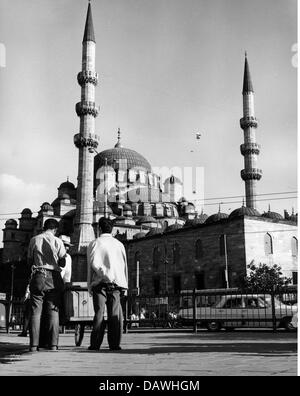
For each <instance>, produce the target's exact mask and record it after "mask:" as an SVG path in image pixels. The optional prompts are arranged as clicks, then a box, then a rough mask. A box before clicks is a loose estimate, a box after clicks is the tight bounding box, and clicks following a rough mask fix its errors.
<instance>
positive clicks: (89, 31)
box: [83, 1, 96, 43]
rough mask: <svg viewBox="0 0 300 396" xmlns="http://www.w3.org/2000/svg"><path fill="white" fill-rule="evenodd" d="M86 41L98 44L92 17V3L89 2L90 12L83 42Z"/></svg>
mask: <svg viewBox="0 0 300 396" xmlns="http://www.w3.org/2000/svg"><path fill="white" fill-rule="evenodd" d="M84 41H93V42H94V43H96V40H95V33H94V24H93V16H92V7H91V2H90V1H89V5H88V10H87V14H86V22H85V28H84V35H83V42H84Z"/></svg>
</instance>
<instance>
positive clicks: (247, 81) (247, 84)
mask: <svg viewBox="0 0 300 396" xmlns="http://www.w3.org/2000/svg"><path fill="white" fill-rule="evenodd" d="M246 92H254V90H253V85H252V80H251V75H250V70H249V64H248V58H247V51H245V66H244V84H243V94H244V93H246Z"/></svg>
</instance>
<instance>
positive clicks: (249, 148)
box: [240, 143, 260, 155]
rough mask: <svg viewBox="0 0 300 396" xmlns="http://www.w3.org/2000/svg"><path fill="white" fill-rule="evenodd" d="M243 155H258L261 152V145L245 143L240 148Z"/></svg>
mask: <svg viewBox="0 0 300 396" xmlns="http://www.w3.org/2000/svg"><path fill="white" fill-rule="evenodd" d="M240 149H241V154H242V155H251V154H256V155H258V154H259V152H260V145H259V144H257V143H245V144H241V146H240Z"/></svg>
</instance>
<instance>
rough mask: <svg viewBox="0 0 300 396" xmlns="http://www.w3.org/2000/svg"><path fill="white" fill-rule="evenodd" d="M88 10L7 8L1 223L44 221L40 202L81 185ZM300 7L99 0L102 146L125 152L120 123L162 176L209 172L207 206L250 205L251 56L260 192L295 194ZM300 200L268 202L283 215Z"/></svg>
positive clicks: (0, 102) (0, 33)
mask: <svg viewBox="0 0 300 396" xmlns="http://www.w3.org/2000/svg"><path fill="white" fill-rule="evenodd" d="M87 3H88V2H87V1H85V0H26V1H25V0H14V1H11V0H0V43H1V45H0V49H1V51H0V54H2V55H1V56H2V60H1V59H0V87H1V90H0V131H1V145H0V194H1V195H0V213H1V214H3V213H5V214H6V213H9V212H19V211H21V210H22V209H23V208H24V207H27V206H28V207H30V208H31V209H32V210H33V211H36V210H38V209H39V207H40V205H41V203H42V202H44V201H50V202H52V201H53V200H54V198H55V197H56V194H57V187H58V186H59V184H60V183H61V182H63V181H65V180H66V178H67V176H69V177H70V180H71V181H72V182H74V183H75V184H76V177H77V156H78V151H77V149H76V148H75V146H74V145H73V135H74V134H75V133H78V131H79V119H78V117H77V116H76V114H75V110H74V109H75V103H76V102H78V101H79V100H80V87H79V85H78V84H77V81H76V76H77V73H78V72H79V71H80V69H81V42H82V37H83V31H84V24H85V17H86V10H87ZM296 4H297V3H296V0H251V1H249V0H209V1H208V0H151V1H150V0H94V1H92V10H93V19H94V27H95V35H96V42H97V50H96V51H97V56H96V70H97V71H98V73H99V75H100V82H99V85H98V87H97V90H96V96H97V102H98V103H99V104H100V115H99V116H98V118H97V120H96V130H97V133H98V134H99V135H100V146H99V150H100V151H101V150H104V149H107V148H110V147H112V146H113V145H114V144H115V142H116V137H117V129H118V127H120V128H121V131H122V142H123V145H124V146H125V147H128V148H131V149H134V150H136V151H138V152H139V153H141V154H142V155H144V156H145V157H146V158H147V159H148V161H149V162H150V163H151V165H152V166H159V167H161V166H168V167H173V166H179V167H181V168H183V167H185V166H193V167H196V166H199V167H203V168H204V175H205V179H204V195H205V198H212V197H227V196H236V195H239V196H240V195H243V194H244V183H243V182H242V180H241V178H240V170H241V169H242V168H243V157H242V156H241V154H240V149H239V146H240V144H241V143H243V132H242V130H241V129H240V127H239V119H240V118H241V117H242V94H241V91H242V80H243V67H244V51H245V50H247V52H248V60H249V64H250V70H251V74H252V80H253V85H254V90H255V108H256V116H257V118H258V120H259V127H258V129H257V142H258V143H259V144H261V154H260V156H259V160H258V163H259V167H260V168H261V169H262V170H263V178H262V179H261V181H260V182H259V183H258V193H260V194H264V193H278V192H288V191H296V188H297V175H296V172H297V163H296V160H297V141H296V139H297V102H296V99H297V84H296V81H297V69H296V67H295V64H294V63H295V62H293V57H294V61H295V43H296V42H297V12H296ZM3 48H5V50H6V51H5V52H6V54H5V53H4V51H3ZM3 53H4V55H6V56H5V59H3V56H4V55H3ZM4 61H5V62H4ZM293 64H294V65H293ZM4 66H5V67H4ZM196 132H200V133H201V134H202V136H201V139H200V140H196V138H195V133H196ZM191 150H192V151H193V152H191ZM199 193H200V192H199V191H197V194H199ZM294 195H295V194H290V195H287V194H284V195H278V196H272V197H273V198H278V197H287V196H294ZM261 198H267V197H266V196H262V197H260V199H261ZM219 201H220V200H219ZM240 201H241V199H240ZM208 202H214V201H208ZM268 203H269V202H268V201H260V202H259V205H258V209H259V210H260V211H261V212H263V211H264V210H267V208H268ZM296 203H297V202H296V199H289V200H272V201H270V204H271V209H272V210H274V211H280V212H283V209H284V208H286V209H288V210H289V211H290V210H291V208H292V206H294V207H295V208H296ZM238 206H241V202H240V203H232V204H229V205H223V206H222V211H224V212H225V213H230V211H231V210H233V209H234V208H236V207H238ZM217 210H218V206H217V204H215V205H209V206H206V208H205V212H206V213H208V214H211V213H214V212H216V211H217ZM4 217H16V218H17V217H18V216H17V215H15V216H14V215H12V216H9V215H8V216H3V215H1V218H4Z"/></svg>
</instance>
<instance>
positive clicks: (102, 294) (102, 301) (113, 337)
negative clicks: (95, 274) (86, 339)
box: [91, 286, 123, 349]
mask: <svg viewBox="0 0 300 396" xmlns="http://www.w3.org/2000/svg"><path fill="white" fill-rule="evenodd" d="M93 304H94V311H95V316H94V321H93V330H92V333H91V347H92V348H93V349H99V348H100V346H101V344H102V341H103V337H104V332H105V321H104V313H105V305H106V307H107V325H108V332H107V340H108V345H109V347H110V348H116V347H118V346H120V343H121V338H122V332H123V312H122V307H121V304H120V290H119V289H112V290H111V289H108V288H106V287H102V286H100V287H99V286H96V287H95V288H94V289H93Z"/></svg>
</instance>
